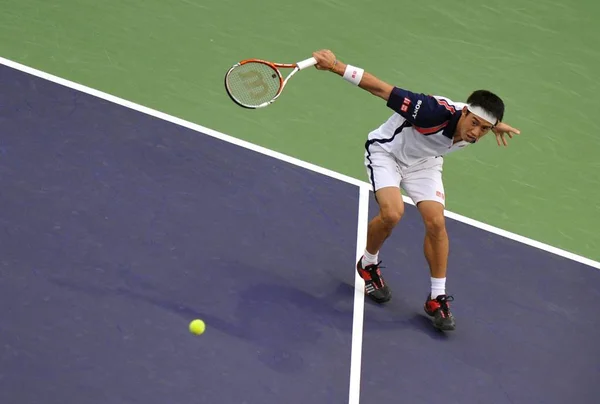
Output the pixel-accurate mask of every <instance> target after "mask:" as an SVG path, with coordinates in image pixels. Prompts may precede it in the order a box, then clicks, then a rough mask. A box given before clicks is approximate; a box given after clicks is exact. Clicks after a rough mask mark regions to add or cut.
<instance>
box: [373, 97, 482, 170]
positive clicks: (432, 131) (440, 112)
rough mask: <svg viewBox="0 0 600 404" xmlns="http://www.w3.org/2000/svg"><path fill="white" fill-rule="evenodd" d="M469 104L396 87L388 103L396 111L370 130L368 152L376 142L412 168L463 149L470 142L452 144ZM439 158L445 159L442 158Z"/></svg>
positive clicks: (402, 164) (404, 164) (405, 165)
mask: <svg viewBox="0 0 600 404" xmlns="http://www.w3.org/2000/svg"><path fill="white" fill-rule="evenodd" d="M466 105H467V104H466V103H460V102H454V101H452V100H450V99H448V98H446V97H441V96H430V95H425V94H417V93H413V92H410V91H408V90H404V89H401V88H398V87H394V89H393V90H392V93H391V95H390V97H389V99H388V102H387V106H388V107H389V108H391V109H392V110H394V111H395V113H394V114H393V115H392V116H391V117H390V118H389V119H388V120H387V121H386V122H384V123H383V124H382V125H381V126H379V127H378V128H377V129H375V130H373V131H371V132H370V133H369V137H368V141H367V144H366V147H367V151H368V148H369V146H370V145H371V144H373V143H377V144H379V145H380V146H381V147H382V148H384V149H385V150H387V151H388V152H389V153H391V154H393V155H394V156H395V157H396V159H397V160H398V163H399V164H400V165H401V166H402V167H410V166H413V165H416V164H420V163H422V162H424V161H426V160H428V159H435V158H436V157H441V156H444V155H446V154H448V153H451V152H453V151H456V150H458V149H460V148H463V147H465V146H467V145H469V144H470V143H469V142H465V141H462V140H461V141H459V142H456V143H454V144H453V135H454V131H455V129H456V125H457V124H458V120H459V119H460V115H461V111H462V109H463V107H465V106H466ZM439 160H440V163H441V162H443V158H439Z"/></svg>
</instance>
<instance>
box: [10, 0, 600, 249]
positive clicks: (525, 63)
mask: <svg viewBox="0 0 600 404" xmlns="http://www.w3.org/2000/svg"><path fill="white" fill-rule="evenodd" d="M0 4H2V13H0V56H2V57H5V58H8V59H11V60H14V61H16V62H20V63H23V64H25V65H28V66H31V67H34V68H37V69H40V70H43V71H46V72H49V73H52V74H55V75H58V76H60V77H63V78H66V79H69V80H72V81H75V82H78V83H81V84H84V85H86V86H90V87H93V88H97V89H99V90H101V91H105V92H108V93H110V94H113V95H116V96H119V97H122V98H125V99H128V100H131V101H134V102H136V103H139V104H142V105H145V106H148V107H150V108H154V109H157V110H160V111H163V112H166V113H168V114H171V115H174V116H177V117H179V118H183V119H186V120H189V121H191V122H194V123H198V124H200V125H203V126H206V127H209V128H211V129H214V130H217V131H220V132H224V133H227V134H229V135H232V136H235V137H238V138H241V139H244V140H248V141H250V142H252V143H256V144H258V145H262V146H265V147H268V148H270V149H273V150H276V151H279V152H282V153H285V154H288V155H291V156H294V157H297V158H299V159H302V160H306V161H309V162H311V163H314V164H317V165H319V166H323V167H326V168H329V169H332V170H335V171H338V172H340V173H343V174H347V175H350V176H353V177H356V178H359V179H361V180H365V181H366V180H367V177H366V172H365V169H364V166H363V152H364V148H363V145H364V141H365V138H366V135H367V132H368V131H369V130H371V129H373V128H374V127H376V126H378V125H379V124H380V123H381V122H382V121H383V120H384V119H386V118H387V117H388V116H389V115H390V114H391V110H388V109H387V108H386V107H385V104H384V102H382V101H381V100H379V99H376V98H375V97H373V96H371V95H369V94H368V93H366V92H364V91H362V90H360V89H358V88H355V87H353V86H351V85H350V84H348V83H346V82H344V81H343V80H341V79H340V78H339V77H337V76H334V75H332V74H331V73H328V72H320V71H316V70H315V69H309V70H307V71H303V72H301V73H299V74H298V75H297V76H296V77H294V79H293V80H292V81H291V82H290V86H289V87H288V88H287V89H286V91H285V92H284V94H283V95H282V97H281V98H280V99H279V100H278V101H277V102H276V103H275V104H273V105H272V106H270V107H269V108H267V109H264V110H257V111H251V110H245V109H242V108H239V107H237V106H235V105H234V104H233V103H232V102H231V101H230V100H229V99H228V98H227V95H226V93H225V91H224V89H223V75H224V73H225V71H226V70H227V68H229V67H230V66H231V65H232V64H233V63H235V62H236V61H238V60H240V59H243V58H249V57H258V58H264V59H270V60H274V61H279V62H295V61H298V60H302V59H305V58H307V57H309V56H310V55H311V52H312V51H313V50H317V49H321V48H329V49H331V50H333V51H334V52H335V53H336V54H337V55H338V57H339V58H340V59H342V60H343V61H345V62H348V63H351V64H353V65H358V66H361V67H363V68H365V69H366V70H368V71H369V72H371V73H373V74H375V75H377V76H379V77H380V78H382V79H384V80H386V81H388V82H390V83H392V84H395V85H397V86H400V87H405V88H407V89H410V90H412V91H416V92H424V93H432V94H439V95H445V96H448V97H450V98H451V99H454V100H456V101H464V100H465V99H466V97H467V96H468V95H469V93H470V92H471V91H472V90H475V89H479V88H486V89H490V90H492V91H494V92H497V93H498V94H499V95H500V96H502V97H503V98H504V100H505V102H506V104H507V113H506V117H505V120H506V122H508V123H509V124H511V125H513V126H516V127H518V128H519V129H520V130H521V132H522V135H521V136H520V137H518V138H516V139H514V140H513V141H512V142H511V144H510V146H509V147H508V148H500V147H498V146H497V145H496V143H495V139H494V138H493V136H488V137H487V138H485V139H484V140H483V141H482V142H481V143H480V144H478V145H476V146H475V147H471V148H469V149H467V150H465V151H462V152H459V153H456V154H453V155H451V156H449V157H448V158H447V159H446V164H445V185H446V192H447V200H448V204H447V207H448V209H449V210H451V211H453V212H456V213H460V214H462V215H465V216H467V217H470V218H473V219H476V220H480V221H482V222H485V223H488V224H491V225H494V226H497V227H500V228H502V229H505V230H508V231H511V232H515V233H517V234H520V235H523V236H526V237H530V238H533V239H535V240H538V241H542V242H545V243H548V244H551V245H553V246H555V247H559V248H562V249H565V250H567V251H570V252H573V253H576V254H580V255H583V256H585V257H588V258H591V259H594V260H600V248H599V245H600V231H598V228H600V174H599V172H600V163H599V162H598V160H596V159H597V156H598V155H599V154H600V136H599V132H600V123H599V121H598V114H597V108H598V102H597V97H596V94H597V93H598V91H599V90H600V89H599V83H600V80H599V79H598V77H597V73H594V71H596V72H598V71H599V68H600V48H599V47H598V44H599V43H600V30H599V29H598V25H597V21H596V17H597V16H598V15H599V14H600V3H598V2H596V1H592V0H575V1H570V2H558V1H537V0H536V1H533V0H519V1H517V0H506V1H503V2H496V1H475V0H465V1H462V2H447V1H428V2H415V1H368V0H367V1H358V0H349V1H346V2H342V1H339V0H330V1H324V0H305V1H302V2H298V1H290V0H277V1H275V0H263V1H261V2H248V1H231V0H219V1H217V0H180V1H164V0H161V1H158V0H144V1H141V0H127V1H116V0H105V1H102V2H98V1H91V0H79V1H74V0H62V1H54V2H48V1H42V0H29V1H25V0H2V1H1V3H0ZM0 85H1V83H0ZM4 135H6V134H4Z"/></svg>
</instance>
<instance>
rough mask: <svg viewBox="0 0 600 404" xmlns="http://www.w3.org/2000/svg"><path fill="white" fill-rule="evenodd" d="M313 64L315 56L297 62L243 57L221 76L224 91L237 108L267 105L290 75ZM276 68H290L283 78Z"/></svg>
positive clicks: (315, 62)
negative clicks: (223, 82)
mask: <svg viewBox="0 0 600 404" xmlns="http://www.w3.org/2000/svg"><path fill="white" fill-rule="evenodd" d="M316 64H317V61H316V59H315V58H309V59H306V60H303V61H301V62H298V63H274V62H269V61H266V60H261V59H246V60H242V61H241V62H238V63H236V64H234V65H233V66H232V67H231V68H230V69H229V70H228V71H227V74H226V75H225V90H227V94H228V95H229V97H230V98H231V99H232V100H233V102H235V103H236V104H238V105H239V106H241V107H244V108H250V109H256V108H264V107H266V106H268V105H271V104H272V103H273V102H275V100H276V99H277V98H279V96H280V95H281V92H282V91H283V88H284V87H285V85H286V84H287V82H288V81H289V80H290V78H292V76H293V75H294V74H296V73H298V72H299V71H300V70H302V69H306V68H307V67H310V66H314V65H316ZM279 69H293V70H292V71H291V73H290V74H289V75H288V76H287V77H286V78H285V80H284V79H283V75H282V74H281V71H280V70H279Z"/></svg>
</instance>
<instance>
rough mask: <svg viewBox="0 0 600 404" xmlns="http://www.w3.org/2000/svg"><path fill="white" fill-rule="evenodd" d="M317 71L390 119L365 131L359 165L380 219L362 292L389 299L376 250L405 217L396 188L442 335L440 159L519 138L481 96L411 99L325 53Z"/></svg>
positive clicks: (363, 268)
mask: <svg viewBox="0 0 600 404" xmlns="http://www.w3.org/2000/svg"><path fill="white" fill-rule="evenodd" d="M313 57H314V58H315V59H316V60H317V64H316V65H315V67H316V68H317V69H319V70H329V71H332V72H333V73H335V74H337V75H339V76H342V77H343V78H344V79H345V80H347V81H349V82H350V83H352V84H354V85H356V86H358V87H360V88H362V89H364V90H366V91H368V92H369V93H371V94H373V95H375V96H377V97H380V98H382V99H384V100H385V101H386V103H387V106H388V107H389V108H390V109H391V110H392V111H394V112H393V114H392V115H391V116H390V117H389V118H388V119H387V120H386V121H385V122H383V123H382V124H381V125H380V126H379V127H378V128H376V129H374V130H373V131H371V132H370V133H369V135H368V139H367V141H366V144H365V148H366V150H365V166H366V169H367V174H368V177H369V181H370V183H371V185H372V187H373V190H374V192H375V198H376V200H377V203H378V205H379V213H378V214H377V216H375V217H374V218H373V219H372V220H371V221H370V222H369V226H368V232H367V245H366V250H365V252H364V255H363V256H362V257H361V259H360V260H359V261H358V263H357V265H356V269H357V271H358V273H359V274H360V276H361V277H362V279H364V281H365V293H366V294H367V296H369V297H370V298H371V299H372V300H374V301H375V302H377V303H384V302H387V301H389V300H390V299H391V297H392V293H391V290H390V287H389V286H388V285H387V283H386V282H385V281H384V279H383V276H382V274H381V267H380V265H381V261H380V260H379V251H380V249H381V247H382V246H383V244H384V242H385V240H386V239H387V238H388V237H389V236H390V234H391V232H392V230H393V229H394V227H395V226H396V225H397V224H398V222H399V221H400V219H401V218H402V215H403V214H404V202H403V200H402V194H401V191H400V190H401V189H403V190H404V191H405V192H406V194H407V195H408V196H409V197H410V198H411V199H412V200H413V202H414V203H415V205H416V206H417V209H418V210H419V212H420V214H421V216H422V218H423V222H424V224H425V241H424V253H425V257H426V259H427V262H428V264H429V271H430V278H431V291H430V292H429V293H428V294H427V298H426V300H425V306H424V309H425V312H426V313H427V314H428V315H429V316H431V317H432V318H433V324H434V326H435V327H436V328H438V329H441V330H454V329H455V327H456V322H455V319H454V316H453V315H452V313H451V311H450V305H449V303H448V302H450V301H452V300H454V298H453V296H450V295H447V294H446V272H447V265H448V250H449V241H448V235H447V233H446V226H445V218H444V208H445V193H444V185H443V182H442V165H443V162H444V158H443V156H444V155H446V154H448V153H451V152H454V151H456V150H460V149H462V148H464V147H467V146H469V145H472V144H474V143H476V142H477V141H478V140H479V139H481V138H482V137H483V136H484V135H485V134H487V133H488V132H490V131H492V132H493V133H494V134H495V136H496V140H497V143H498V145H499V146H502V145H503V146H507V145H508V142H507V137H509V138H512V137H513V135H514V134H520V131H519V130H518V129H515V128H513V127H511V126H509V125H507V124H505V123H503V122H502V119H503V116H504V103H503V101H502V100H501V99H500V98H499V97H498V96H497V95H495V94H493V93H492V92H490V91H487V90H477V91H474V92H473V93H472V94H471V95H470V96H469V97H468V98H467V101H466V103H462V102H454V101H452V100H450V99H448V98H446V97H441V96H431V95H425V94H419V93H413V92H411V91H408V90H406V89H403V88H399V87H396V86H393V85H391V84H388V83H386V82H384V81H382V80H380V79H378V78H377V77H375V76H373V75H372V74H370V73H368V72H366V71H364V70H363V69H361V68H359V67H355V66H351V65H347V64H345V63H342V62H341V61H340V60H338V59H337V58H336V57H335V55H334V54H333V53H332V52H331V51H330V50H320V51H317V52H314V53H313Z"/></svg>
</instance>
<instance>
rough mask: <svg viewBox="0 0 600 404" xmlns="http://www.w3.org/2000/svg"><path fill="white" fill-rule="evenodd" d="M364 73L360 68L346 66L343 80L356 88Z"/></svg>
mask: <svg viewBox="0 0 600 404" xmlns="http://www.w3.org/2000/svg"><path fill="white" fill-rule="evenodd" d="M364 72H365V71H364V70H363V69H361V68H360V67H356V66H352V65H346V70H345V71H344V80H346V81H349V82H350V83H352V84H354V85H355V86H357V85H358V84H359V83H360V80H361V79H362V76H363V73H364Z"/></svg>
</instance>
